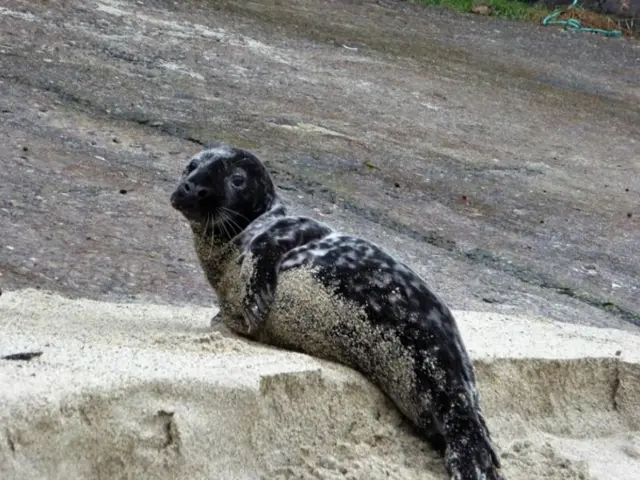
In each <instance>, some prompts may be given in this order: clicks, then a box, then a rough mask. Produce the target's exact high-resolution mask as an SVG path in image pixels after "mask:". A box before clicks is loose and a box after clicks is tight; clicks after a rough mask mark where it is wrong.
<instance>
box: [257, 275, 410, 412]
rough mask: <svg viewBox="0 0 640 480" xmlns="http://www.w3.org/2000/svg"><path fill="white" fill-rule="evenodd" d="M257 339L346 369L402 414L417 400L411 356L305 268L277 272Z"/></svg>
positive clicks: (386, 331) (386, 330)
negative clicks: (362, 377) (379, 390)
mask: <svg viewBox="0 0 640 480" xmlns="http://www.w3.org/2000/svg"><path fill="white" fill-rule="evenodd" d="M260 341H263V342H265V343H270V344H273V345H276V346H280V347H283V348H287V349H292V350H297V351H302V352H304V353H307V354H309V355H312V356H315V357H318V358H323V359H326V360H331V361H335V362H338V363H341V364H344V365H347V366H350V367H352V368H354V369H356V370H358V371H360V372H361V373H363V374H364V375H365V376H366V377H368V378H369V379H370V380H371V381H373V383H375V384H376V385H378V386H379V387H380V388H382V390H383V391H385V393H387V394H388V395H390V396H391V397H392V398H394V400H395V401H396V403H397V404H398V405H399V407H400V408H401V410H403V411H404V412H405V413H406V412H409V411H410V410H411V406H410V405H413V404H414V402H415V401H416V389H415V387H416V377H415V358H416V357H415V355H414V354H413V353H414V352H412V351H411V349H408V348H407V347H406V346H403V345H402V344H401V342H400V340H399V338H398V337H397V336H395V335H394V332H393V331H392V330H390V329H389V328H388V327H385V326H381V325H376V324H374V323H372V322H370V321H369V320H368V319H367V316H366V314H365V312H364V308H363V307H362V306H360V305H357V304H355V303H354V302H350V301H348V300H345V299H343V298H340V297H339V296H337V295H335V294H334V293H333V292H331V291H329V290H328V289H327V288H326V287H325V286H324V285H323V284H322V283H320V282H319V281H318V280H317V279H316V278H315V277H314V276H313V273H312V271H311V270H310V269H309V268H304V267H303V268H296V269H292V270H287V271H286V272H282V273H281V275H280V278H279V282H278V288H277V293H276V297H275V301H274V304H273V306H272V309H271V312H270V314H269V317H268V319H267V322H266V325H265V329H264V331H263V333H262V335H261V338H260Z"/></svg>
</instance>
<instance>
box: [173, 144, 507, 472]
mask: <svg viewBox="0 0 640 480" xmlns="http://www.w3.org/2000/svg"><path fill="white" fill-rule="evenodd" d="M171 201H172V204H173V206H174V208H176V209H178V210H179V211H181V212H182V213H183V215H184V216H185V217H186V218H187V219H188V220H189V222H190V224H191V228H192V231H193V234H194V241H195V246H196V252H197V254H198V258H199V260H200V263H201V265H202V267H203V270H204V272H205V274H206V276H207V278H208V280H209V282H210V284H211V285H212V287H213V288H214V290H215V292H216V294H217V296H218V300H219V303H220V307H221V316H222V319H223V321H224V322H225V323H226V324H227V325H228V326H229V328H231V329H232V330H234V331H236V332H238V333H240V334H242V335H245V336H248V337H251V338H254V339H256V340H258V341H262V342H265V343H269V344H273V345H278V346H281V347H284V348H289V349H293V350H298V351H302V352H306V353H308V354H311V355H315V356H318V357H321V358H325V359H329V360H333V361H337V362H341V363H343V364H346V365H349V366H351V367H353V368H356V369H358V370H359V371H361V372H362V373H363V374H364V375H366V376H367V377H368V378H369V379H371V381H373V382H374V383H375V384H376V385H378V386H379V387H380V388H381V389H382V390H383V391H384V392H385V393H386V394H387V395H388V396H389V397H390V398H391V399H392V400H393V401H394V402H395V404H396V405H397V406H398V408H399V409H400V411H402V413H404V415H406V416H407V417H408V418H409V419H410V420H411V421H412V422H413V423H414V424H415V425H416V427H417V428H418V430H419V431H420V432H421V433H422V435H423V436H424V438H425V439H426V440H428V441H429V442H430V443H431V445H432V446H433V447H434V448H435V449H437V450H438V451H439V452H440V453H441V454H443V455H444V459H445V464H446V467H447V470H448V472H449V474H450V476H451V478H452V479H456V480H498V479H501V478H502V477H501V476H500V473H499V469H500V461H499V459H498V456H497V454H496V452H495V450H494V447H493V445H492V441H491V438H490V434H489V431H488V428H487V426H486V423H485V420H484V417H483V415H482V411H481V408H480V401H479V396H478V391H477V388H476V381H475V376H474V371H473V366H472V364H471V361H470V359H469V355H468V353H467V351H466V349H465V347H464V344H463V341H462V338H461V336H460V333H459V331H458V328H457V326H456V322H455V320H454V318H453V316H452V314H451V312H450V311H449V309H448V308H447V307H446V305H445V304H444V303H443V302H442V301H441V300H440V299H439V298H438V297H437V296H436V295H435V294H434V293H433V292H432V291H431V290H430V289H429V287H428V286H427V284H426V283H425V281H424V280H423V279H421V278H420V277H419V276H418V275H417V274H416V273H415V272H414V271H413V270H412V269H411V268H410V267H408V266H407V265H405V264H404V263H402V262H400V261H398V260H396V259H394V258H393V257H392V256H391V255H390V254H389V253H387V252H385V251H384V250H383V249H382V248H380V247H379V246H377V245H375V244H373V243H371V242H369V241H367V240H364V239H361V238H357V237H353V236H349V235H343V234H340V233H338V232H335V231H333V230H332V229H331V228H330V227H329V226H327V225H325V224H323V223H320V222H318V221H316V220H313V219H311V218H307V217H299V216H290V215H288V214H287V212H286V209H285V207H284V205H283V203H282V202H281V200H280V199H279V198H278V196H277V195H276V192H275V189H274V186H273V182H272V180H271V178H270V175H269V173H268V172H267V170H266V168H265V167H264V165H263V164H262V162H260V160H258V159H257V158H256V157H255V156H254V155H252V154H251V153H249V152H246V151H244V150H240V149H233V148H218V149H213V150H206V151H203V152H201V153H200V154H198V155H196V156H195V157H193V158H192V159H191V160H190V162H189V164H188V166H187V168H186V169H185V171H184V173H183V176H182V179H181V181H180V185H179V186H178V188H177V189H176V191H175V192H174V193H173V195H172V197H171Z"/></svg>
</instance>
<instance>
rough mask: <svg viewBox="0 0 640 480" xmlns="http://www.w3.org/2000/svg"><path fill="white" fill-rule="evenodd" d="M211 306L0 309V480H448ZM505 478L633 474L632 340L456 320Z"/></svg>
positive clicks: (10, 303)
mask: <svg viewBox="0 0 640 480" xmlns="http://www.w3.org/2000/svg"><path fill="white" fill-rule="evenodd" d="M214 313H215V309H213V308H212V309H204V308H189V307H183V308H178V307H168V306H165V305H148V304H144V305H141V304H112V303H101V302H94V301H87V300H82V301H80V300H68V299H65V298H62V297H60V296H58V295H53V294H47V293H42V292H39V291H36V290H22V291H14V292H4V293H3V294H2V296H1V297H0V332H1V334H0V356H4V355H8V354H14V353H19V352H24V351H33V350H39V351H42V352H43V353H42V355H41V356H40V357H37V358H34V359H32V360H30V361H9V360H0V478H2V479H6V480H12V479H25V478H29V479H34V480H35V479H44V478H46V479H76V478H83V479H94V478H95V479H99V478H100V479H106V478H108V479H115V478H131V479H134V478H135V479H137V478H157V479H164V478H166V479H177V478H189V479H198V478H209V479H240V480H241V479H259V478H263V479H311V478H313V479H373V480H376V479H398V480H400V479H408V480H412V479H425V480H432V479H445V478H446V475H445V472H444V468H443V466H442V462H441V461H440V459H439V458H438V457H437V456H436V455H435V454H433V453H432V452H431V451H429V450H428V449H426V448H425V445H424V444H423V443H422V442H421V441H420V440H419V439H417V438H415V437H414V436H413V435H412V434H411V433H410V430H409V429H408V428H407V425H406V424H405V423H404V422H403V421H402V420H401V419H400V417H399V415H398V414H397V413H396V412H395V410H394V409H393V408H392V407H391V406H390V404H389V402H388V401H387V400H386V399H385V398H384V397H383V396H382V395H381V394H380V393H379V392H378V391H377V390H376V389H375V388H374V387H372V386H371V385H370V384H369V383H368V382H367V381H365V380H364V379H363V378H362V377H361V376H360V375H359V374H357V373H355V372H353V371H351V370H349V369H347V368H344V367H341V366H337V365H334V364H331V363H328V362H323V361H318V360H316V359H313V358H310V357H308V356H305V355H300V354H294V353H291V352H283V351H279V350H276V349H273V348H269V347H264V346H260V345H256V344H253V343H251V342H248V341H246V340H243V339H240V338H238V337H236V336H234V335H232V334H230V333H228V332H226V331H225V330H224V329H219V330H217V331H212V330H211V328H210V327H209V320H210V318H211V316H212V315H213V314H214ZM454 313H455V315H456V317H457V319H458V322H459V324H460V327H461V330H462V333H463V336H464V339H465V342H466V343H467V346H468V348H469V350H470V352H471V355H472V357H473V358H474V362H475V365H476V369H477V372H478V376H479V382H480V388H481V391H482V394H483V401H484V406H485V411H486V413H487V416H488V421H489V424H490V427H491V429H492V431H493V432H494V436H495V438H496V441H497V444H498V447H499V448H500V451H501V452H502V456H503V463H504V472H505V475H506V476H507V478H508V479H510V480H525V479H526V480H535V479H551V480H555V479H587V478H593V479H600V480H627V479H628V480H631V479H637V478H639V477H638V472H640V336H637V335H632V334H629V333H627V332H622V331H618V330H607V329H596V328H586V327H577V326H573V325H569V324H559V323H555V322H550V321H547V320H545V319H539V318H527V317H512V316H505V315H492V314H486V313H474V312H462V311H458V312H454Z"/></svg>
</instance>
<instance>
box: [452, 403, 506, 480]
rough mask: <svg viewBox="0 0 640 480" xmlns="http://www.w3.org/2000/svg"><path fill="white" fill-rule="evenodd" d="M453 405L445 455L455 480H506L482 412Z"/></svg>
mask: <svg viewBox="0 0 640 480" xmlns="http://www.w3.org/2000/svg"><path fill="white" fill-rule="evenodd" d="M465 410H466V409H463V408H460V406H457V407H456V406H452V410H451V411H450V412H449V414H448V415H447V418H446V421H445V423H444V428H445V430H446V433H445V438H446V441H447V448H446V452H445V455H444V459H445V464H446V466H447V470H448V471H449V474H450V475H451V479H452V480H505V479H504V477H503V476H502V475H501V474H500V473H499V470H500V459H499V458H498V455H497V454H496V451H495V449H494V447H493V445H492V442H491V439H490V437H489V431H488V429H487V426H486V424H485V421H484V418H483V417H482V414H481V413H480V412H478V411H473V410H470V411H465Z"/></svg>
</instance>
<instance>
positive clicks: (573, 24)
mask: <svg viewBox="0 0 640 480" xmlns="http://www.w3.org/2000/svg"><path fill="white" fill-rule="evenodd" d="M577 4H578V0H573V3H572V4H571V5H569V8H567V10H569V9H571V8H573V7H575V6H576V5H577ZM563 12H564V10H563V9H561V8H560V9H558V10H556V11H555V12H553V13H551V14H549V15H547V16H546V17H544V20H542V25H544V26H545V27H546V26H547V25H564V26H565V28H566V29H567V30H575V31H576V32H591V33H599V34H600V35H605V36H607V37H620V36H622V32H621V31H620V30H602V29H600V28H586V27H583V26H582V23H580V20H577V19H575V18H569V19H568V20H554V18H556V17H558V16H559V15H560V14H561V13H563Z"/></svg>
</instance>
